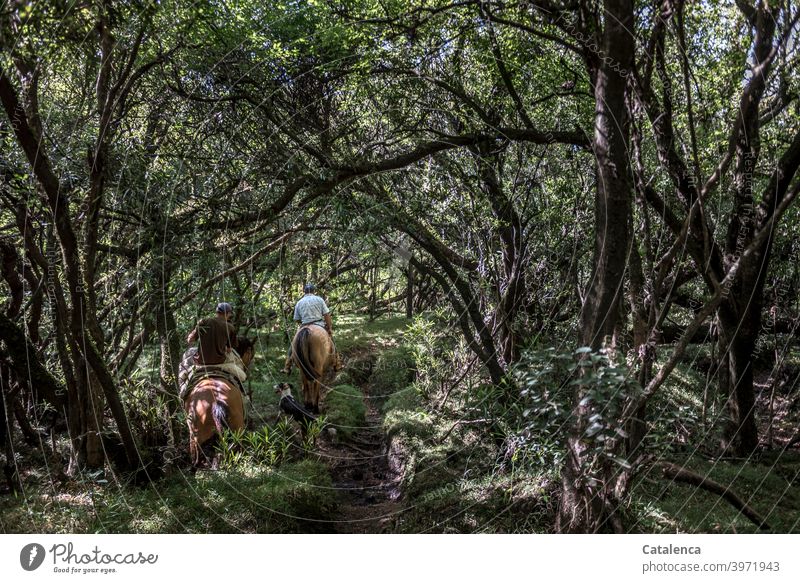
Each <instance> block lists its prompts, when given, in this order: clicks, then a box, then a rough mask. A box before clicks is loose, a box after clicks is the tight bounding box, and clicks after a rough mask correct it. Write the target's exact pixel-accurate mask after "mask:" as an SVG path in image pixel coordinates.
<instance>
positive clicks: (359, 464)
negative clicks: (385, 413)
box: [318, 384, 402, 534]
mask: <svg viewBox="0 0 800 583" xmlns="http://www.w3.org/2000/svg"><path fill="white" fill-rule="evenodd" d="M361 390H362V392H363V393H364V396H365V398H364V404H365V405H366V407H367V415H366V421H367V423H366V426H365V427H364V428H361V429H358V430H356V431H355V432H354V433H353V434H352V435H351V436H350V437H348V438H346V439H342V440H338V441H333V440H331V439H329V438H326V439H324V440H320V442H319V444H318V447H319V452H320V454H321V456H322V459H323V461H324V463H326V464H327V465H328V467H329V468H330V472H331V477H332V478H333V484H334V486H335V487H336V488H337V489H338V490H339V492H340V499H341V504H340V506H339V511H338V515H337V517H336V518H335V522H334V531H335V532H340V533H362V534H363V533H369V534H374V533H381V532H389V531H390V529H391V525H392V522H393V520H394V518H395V517H396V516H397V515H398V514H399V513H400V512H401V511H402V505H401V504H400V502H399V501H398V497H399V495H400V491H399V488H398V485H399V480H398V477H397V476H395V475H394V474H393V473H392V471H391V470H390V468H389V464H388V460H387V457H386V440H385V436H384V434H383V430H382V428H381V424H382V421H383V417H382V415H381V414H380V412H379V411H378V410H377V408H376V407H375V406H374V404H373V399H370V398H369V385H368V384H367V385H365V386H362V387H361Z"/></svg>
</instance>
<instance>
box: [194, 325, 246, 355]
mask: <svg viewBox="0 0 800 583" xmlns="http://www.w3.org/2000/svg"><path fill="white" fill-rule="evenodd" d="M195 330H196V331H197V338H198V350H197V356H195V360H196V361H197V363H198V364H222V363H223V362H225V357H226V355H227V351H226V348H227V347H228V346H233V347H235V346H236V328H234V327H233V325H232V324H230V323H229V322H227V321H226V320H225V319H224V318H220V317H212V318H204V319H203V320H200V321H199V322H198V323H197V327H196V328H195Z"/></svg>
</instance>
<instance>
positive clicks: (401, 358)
mask: <svg viewBox="0 0 800 583" xmlns="http://www.w3.org/2000/svg"><path fill="white" fill-rule="evenodd" d="M413 380H414V356H413V354H412V353H411V351H410V350H409V349H408V348H405V347H400V348H393V349H389V350H385V351H384V352H382V353H381V354H380V355H379V356H378V359H377V360H376V361H375V365H374V367H373V368H372V376H371V377H370V379H369V382H370V395H371V396H373V397H375V398H377V399H378V400H379V401H383V400H384V399H386V398H387V397H389V396H390V395H392V394H393V393H395V392H396V391H399V390H400V389H402V388H404V387H406V386H408V384H409V383H410V382H411V381H413Z"/></svg>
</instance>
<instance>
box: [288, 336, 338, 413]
mask: <svg viewBox="0 0 800 583" xmlns="http://www.w3.org/2000/svg"><path fill="white" fill-rule="evenodd" d="M292 360H293V362H294V363H295V364H296V365H297V368H299V369H300V380H301V381H302V382H303V404H304V405H305V407H306V409H308V410H309V411H311V412H312V413H319V400H320V393H321V389H322V382H321V381H322V380H323V379H324V378H326V376H327V374H328V371H330V370H331V369H332V368H334V365H335V362H336V358H335V355H334V353H333V342H332V341H331V338H330V336H328V332H327V331H325V329H324V328H322V327H320V326H317V325H316V324H307V325H305V326H302V327H301V328H300V329H299V330H298V331H297V334H295V335H294V340H292Z"/></svg>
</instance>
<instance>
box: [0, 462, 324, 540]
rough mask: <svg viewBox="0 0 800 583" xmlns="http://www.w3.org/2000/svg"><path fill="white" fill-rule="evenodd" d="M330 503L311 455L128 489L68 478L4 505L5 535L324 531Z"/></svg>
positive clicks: (320, 469) (0, 522) (182, 476)
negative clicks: (69, 481)
mask: <svg viewBox="0 0 800 583" xmlns="http://www.w3.org/2000/svg"><path fill="white" fill-rule="evenodd" d="M335 506H336V495H335V490H333V489H332V486H331V481H330V476H329V474H328V471H327V468H326V467H325V466H324V465H322V464H320V463H319V462H316V461H313V460H303V461H300V462H297V463H290V464H285V465H282V466H280V467H278V468H269V467H265V466H252V467H250V468H247V469H238V470H236V471H219V472H198V473H197V474H196V475H194V476H192V475H191V474H188V473H178V474H176V475H173V476H172V477H171V478H169V479H165V480H161V481H158V482H154V483H151V484H149V485H147V486H146V487H141V488H133V487H128V486H124V485H116V484H107V485H100V484H97V483H78V482H75V483H73V484H70V485H66V486H64V487H59V488H58V491H57V493H55V492H51V491H48V490H46V489H41V490H38V491H36V492H33V493H31V494H29V495H28V496H27V498H26V499H25V500H24V501H22V500H20V501H19V503H17V504H6V503H4V507H3V512H2V515H1V516H2V519H0V526H2V529H3V531H4V532H6V533H25V532H47V533H283V532H327V531H329V530H330V526H329V525H327V524H326V523H325V521H327V520H329V519H330V518H331V517H332V513H333V511H334V510H335Z"/></svg>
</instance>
